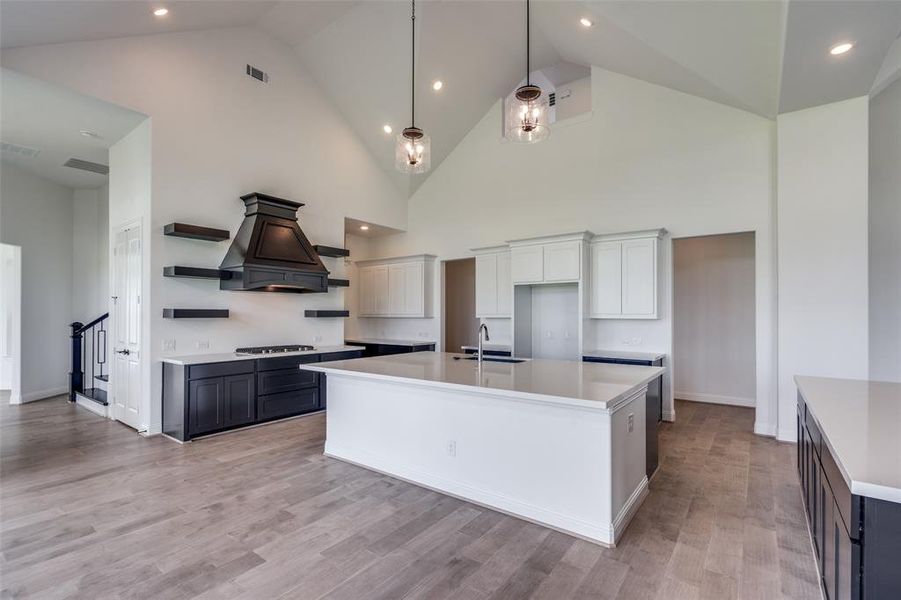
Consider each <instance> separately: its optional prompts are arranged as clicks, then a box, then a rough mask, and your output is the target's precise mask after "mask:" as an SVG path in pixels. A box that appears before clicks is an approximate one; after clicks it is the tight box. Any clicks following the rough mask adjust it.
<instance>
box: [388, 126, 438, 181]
mask: <svg viewBox="0 0 901 600" xmlns="http://www.w3.org/2000/svg"><path fill="white" fill-rule="evenodd" d="M431 164H432V148H431V141H430V140H429V136H427V135H426V134H425V133H423V131H422V130H421V129H419V128H418V127H407V128H406V129H404V130H403V131H402V132H401V133H399V134H398V135H397V141H396V142H395V146H394V166H395V167H397V170H398V171H400V172H401V173H411V174H415V173H425V172H426V171H428V170H429V167H430V166H431Z"/></svg>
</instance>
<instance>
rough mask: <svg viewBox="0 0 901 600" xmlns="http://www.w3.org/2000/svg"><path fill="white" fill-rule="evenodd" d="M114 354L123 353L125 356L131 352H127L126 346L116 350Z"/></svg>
mask: <svg viewBox="0 0 901 600" xmlns="http://www.w3.org/2000/svg"><path fill="white" fill-rule="evenodd" d="M116 354H124V355H125V356H128V355H129V354H131V352H129V351H128V348H126V349H125V350H116Z"/></svg>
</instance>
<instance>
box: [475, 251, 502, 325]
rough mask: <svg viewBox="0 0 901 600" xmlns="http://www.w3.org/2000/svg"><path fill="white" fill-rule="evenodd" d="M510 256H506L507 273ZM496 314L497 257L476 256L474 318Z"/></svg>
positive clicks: (491, 255)
mask: <svg viewBox="0 0 901 600" xmlns="http://www.w3.org/2000/svg"><path fill="white" fill-rule="evenodd" d="M509 272H510V256H509V255H507V273H508V274H509ZM497 313H498V255H497V254H482V255H479V256H476V317H493V316H495V315H497Z"/></svg>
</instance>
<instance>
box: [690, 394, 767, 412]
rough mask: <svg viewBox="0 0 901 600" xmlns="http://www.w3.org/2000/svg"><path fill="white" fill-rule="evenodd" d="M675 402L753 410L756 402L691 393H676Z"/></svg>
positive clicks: (746, 399)
mask: <svg viewBox="0 0 901 600" xmlns="http://www.w3.org/2000/svg"><path fill="white" fill-rule="evenodd" d="M675 397H676V399H677V400H688V401H689V402H706V403H707V404H727V405H729V406H745V407H748V408H755V407H756V406H757V401H756V400H754V398H740V397H738V396H721V395H720V394H695V393H692V392H676V393H675Z"/></svg>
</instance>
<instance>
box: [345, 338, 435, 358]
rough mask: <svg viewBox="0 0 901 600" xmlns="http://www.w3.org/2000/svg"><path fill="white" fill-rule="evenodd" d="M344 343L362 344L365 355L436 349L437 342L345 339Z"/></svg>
mask: <svg viewBox="0 0 901 600" xmlns="http://www.w3.org/2000/svg"><path fill="white" fill-rule="evenodd" d="M344 343H345V344H347V345H349V346H362V347H363V348H364V350H363V356H365V357H370V356H390V355H392V354H406V353H408V352H434V351H435V344H433V343H432V342H423V343H421V344H383V343H379V342H367V341H363V340H344Z"/></svg>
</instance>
